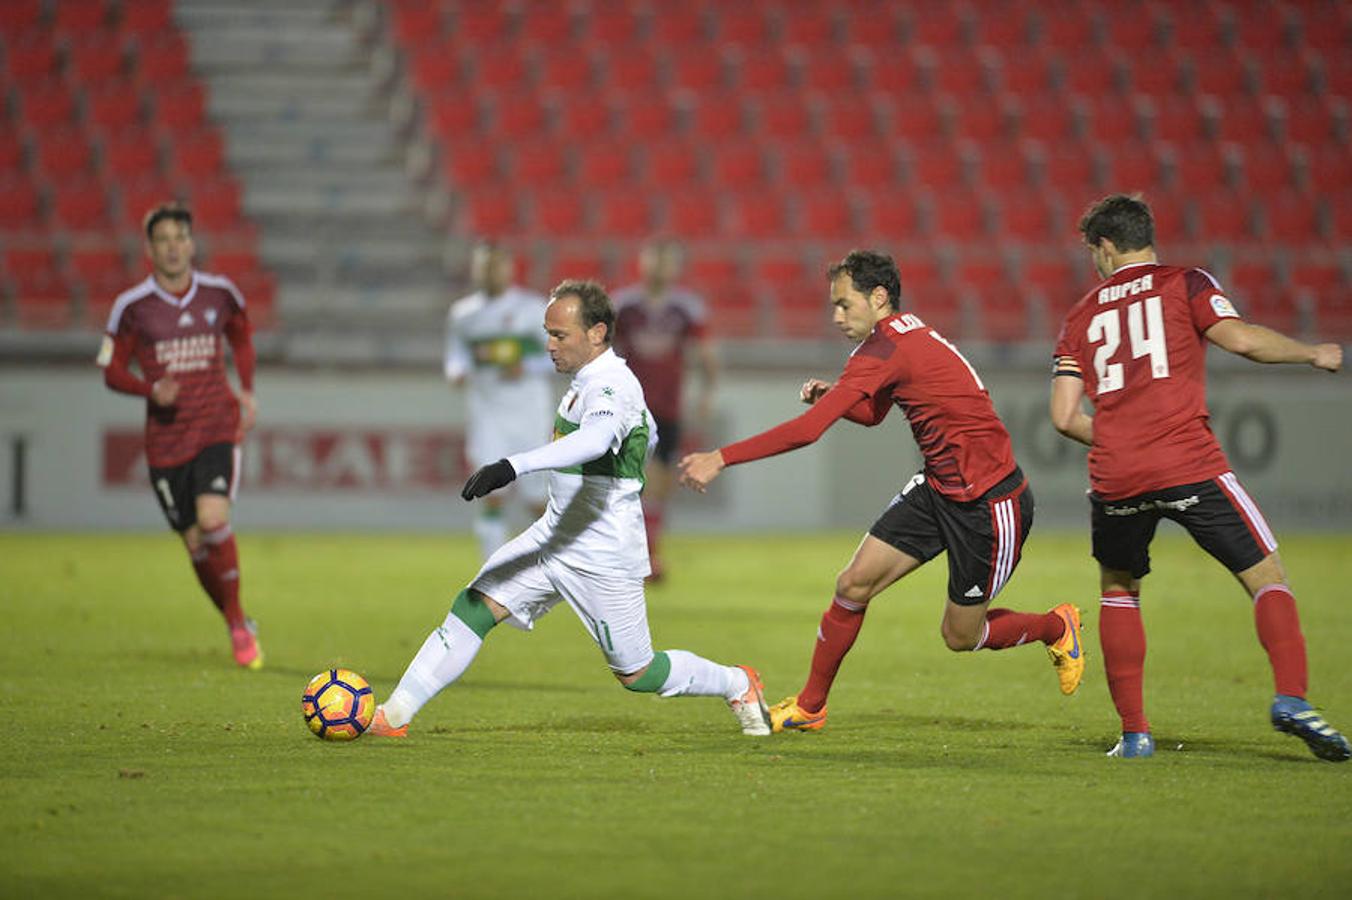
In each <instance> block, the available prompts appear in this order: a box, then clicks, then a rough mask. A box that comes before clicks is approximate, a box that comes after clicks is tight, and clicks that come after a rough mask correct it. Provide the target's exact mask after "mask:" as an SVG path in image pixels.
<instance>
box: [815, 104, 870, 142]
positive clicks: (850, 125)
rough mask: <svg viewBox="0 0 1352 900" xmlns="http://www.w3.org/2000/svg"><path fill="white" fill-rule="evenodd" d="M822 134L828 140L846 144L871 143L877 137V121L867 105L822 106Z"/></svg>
mask: <svg viewBox="0 0 1352 900" xmlns="http://www.w3.org/2000/svg"><path fill="white" fill-rule="evenodd" d="M821 119H822V123H821V130H822V134H823V135H825V136H826V137H827V138H828V139H829V140H831V141H836V142H842V143H846V144H859V143H873V142H874V141H875V140H876V139H877V137H878V133H879V132H878V121H877V119H875V118H874V116H873V115H872V110H871V109H870V108H869V106H868V105H867V104H864V103H860V104H854V103H831V102H830V101H829V100H828V101H827V102H825V103H823V104H822V116H821Z"/></svg>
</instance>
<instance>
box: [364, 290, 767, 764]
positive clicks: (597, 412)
mask: <svg viewBox="0 0 1352 900" xmlns="http://www.w3.org/2000/svg"><path fill="white" fill-rule="evenodd" d="M544 326H545V333H546V334H547V335H548V350H549V356H550V358H551V359H552V360H553V363H554V366H555V368H557V369H558V371H560V372H562V373H564V374H568V375H572V376H573V382H572V385H571V386H570V387H569V389H568V392H567V393H566V394H564V395H563V400H562V401H561V402H560V403H559V407H558V412H557V413H556V415H555V418H554V440H553V441H552V442H550V443H547V444H545V445H543V446H541V447H537V448H535V449H534V450H528V451H526V452H524V453H516V454H513V455H511V456H508V457H506V458H505V459H500V460H498V461H497V462H494V463H490V464H489V465H486V466H484V467H482V468H481V469H479V470H478V471H477V472H475V473H474V474H473V475H472V476H470V479H469V480H468V481H467V482H465V487H464V490H463V491H461V494H460V495H461V496H462V497H463V498H464V499H466V500H473V499H476V498H479V497H483V496H484V495H486V494H488V493H490V492H492V491H495V490H497V489H499V488H501V487H504V486H506V485H507V484H510V483H511V482H512V481H513V480H515V479H516V478H517V477H518V476H519V475H525V474H527V473H529V472H538V471H544V470H548V471H549V473H550V475H549V506H548V508H547V509H546V511H545V514H544V515H543V516H541V517H540V518H539V519H538V520H536V522H535V523H534V524H533V525H531V526H530V527H529V528H528V529H526V530H525V531H524V532H522V533H521V534H520V535H518V536H517V537H515V538H513V539H512V540H511V541H509V542H507V543H506V544H504V545H503V546H502V547H500V548H498V550H497V551H496V552H495V553H494V554H493V555H492V556H491V557H489V559H488V561H487V562H486V563H484V565H483V568H481V569H480V570H479V574H478V575H476V576H474V579H473V580H472V581H471V582H470V583H469V586H468V587H466V588H465V589H464V590H462V591H461V592H460V593H459V595H457V596H456V598H455V602H454V603H453V604H452V606H451V611H450V613H449V614H448V615H447V616H446V620H445V621H444V622H443V623H442V624H441V626H440V627H439V628H437V629H436V630H435V631H433V632H432V633H431V634H430V635H428V636H427V640H425V641H424V642H423V645H422V648H421V649H419V650H418V653H417V655H416V656H414V658H413V661H412V662H411V663H409V666H408V668H407V669H406V670H405V671H404V675H403V678H401V679H400V680H399V685H398V687H396V688H395V689H394V692H393V693H392V694H390V697H389V699H388V700H386V701H385V702H384V703H383V704H382V705H381V706H379V707H378V708H377V709H376V715H375V720H374V721H373V722H372V723H371V728H370V731H371V733H372V734H376V735H382V736H385V737H404V736H405V735H406V734H407V733H408V723H409V721H410V720H411V719H412V718H413V716H414V715H415V714H416V713H417V712H418V710H419V709H421V708H422V707H423V705H424V704H426V703H427V701H429V700H431V699H432V697H433V696H435V695H436V694H437V693H438V692H439V691H440V690H441V689H442V688H444V687H446V686H447V685H450V684H451V683H452V682H454V681H455V680H456V679H458V678H459V677H460V676H461V675H462V674H463V673H464V671H465V669H466V668H467V667H468V666H469V664H470V662H471V661H473V659H474V657H475V655H477V654H478V652H479V648H480V647H482V646H483V641H484V638H485V637H486V636H487V635H488V632H489V631H490V630H491V629H492V628H493V627H494V626H496V625H497V624H498V623H499V622H501V621H503V620H504V619H506V620H508V621H510V622H511V623H512V624H513V625H515V626H517V627H518V628H522V629H525V630H529V629H530V628H531V627H532V626H533V625H534V623H535V620H536V619H538V618H539V617H540V616H543V615H544V614H545V613H547V612H549V610H550V609H552V608H553V607H554V606H555V605H556V604H558V603H559V602H560V601H563V602H565V603H567V604H568V605H569V606H570V607H572V608H573V611H574V612H575V613H577V615H578V618H579V619H581V620H582V623H583V625H584V626H585V627H586V628H587V631H588V632H589V633H590V634H591V637H592V640H594V641H595V642H596V645H597V647H599V648H600V650H601V653H602V655H603V656H605V658H606V662H607V663H608V664H609V665H610V670H611V672H612V673H613V674H614V675H615V677H616V678H617V679H619V682H620V683H621V684H622V685H624V686H625V687H626V688H627V689H629V690H631V691H636V692H639V693H655V694H658V695H660V696H662V697H678V696H704V697H722V698H723V699H725V700H726V701H727V703H728V706H729V707H730V708H731V709H732V712H733V714H734V715H735V716H736V717H737V721H738V723H739V724H740V726H741V729H742V733H743V734H751V735H767V734H769V733H770V716H769V710H768V709H767V707H766V705H765V697H764V687H763V685H762V684H761V679H760V675H759V674H758V673H757V672H756V670H755V669H752V668H751V667H749V666H724V665H719V664H718V663H715V662H711V661H709V660H707V659H704V658H703V657H701V656H696V655H695V654H694V653H691V652H689V651H687V650H663V651H658V652H656V653H654V652H653V647H652V638H651V636H650V635H649V632H648V610H647V603H646V601H645V599H644V595H643V579H644V578H645V577H646V576H647V575H648V574H649V572H650V568H649V560H648V546H647V540H646V536H645V534H644V530H643V508H642V506H641V505H640V503H639V492H640V491H641V490H642V488H643V470H644V465H645V463H646V462H647V459H648V454H649V452H650V451H651V449H652V446H653V445H654V444H655V443H656V442H657V435H656V433H655V428H654V426H653V424H652V415H651V414H650V413H649V412H648V408H647V405H646V404H645V403H644V399H643V389H642V388H641V387H640V386H639V383H638V379H637V378H635V377H634V374H633V373H632V372H630V371H629V367H628V366H627V365H625V362H624V360H622V359H620V358H619V357H618V356H616V355H615V351H614V350H612V349H611V347H610V339H611V333H612V331H613V329H614V327H615V309H614V306H613V305H612V304H611V302H610V298H609V297H608V296H607V295H606V292H605V289H604V288H602V287H601V286H600V285H599V284H597V283H595V282H592V281H564V282H562V283H561V284H559V286H558V287H556V288H554V290H553V291H552V292H551V293H550V301H549V305H548V307H547V308H546V310H545V315H544Z"/></svg>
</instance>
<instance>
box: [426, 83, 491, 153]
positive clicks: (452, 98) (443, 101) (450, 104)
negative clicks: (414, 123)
mask: <svg viewBox="0 0 1352 900" xmlns="http://www.w3.org/2000/svg"><path fill="white" fill-rule="evenodd" d="M426 115H427V126H428V129H429V130H430V131H431V132H432V134H433V135H434V136H436V137H439V138H441V139H443V140H449V141H452V142H457V143H458V142H459V141H462V140H464V138H465V135H466V134H470V133H474V132H479V131H481V130H482V125H483V122H482V121H481V116H480V110H479V104H478V102H477V101H476V100H475V98H473V97H470V96H467V95H466V94H465V93H464V92H463V91H458V90H451V91H448V92H446V93H444V94H440V95H433V96H432V97H431V98H429V107H428V112H427V114H426Z"/></svg>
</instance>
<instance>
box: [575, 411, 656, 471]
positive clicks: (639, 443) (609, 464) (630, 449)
mask: <svg viewBox="0 0 1352 900" xmlns="http://www.w3.org/2000/svg"><path fill="white" fill-rule="evenodd" d="M577 429H578V423H577V422H570V421H568V420H567V419H565V418H564V417H563V416H560V415H557V414H556V415H555V416H554V440H556V441H557V440H558V439H559V438H561V437H564V436H566V435H570V434H572V433H573V432H574V431H577ZM647 458H648V417H647V416H644V417H643V424H642V425H639V426H638V427H637V428H633V429H631V430H630V431H629V433H628V434H626V435H625V436H624V440H623V441H621V442H620V449H619V452H616V451H614V450H607V451H606V453H605V455H604V456H600V457H597V458H596V459H593V460H591V461H590V462H584V463H583V464H582V465H580V466H569V467H568V468H566V469H558V470H556V471H559V472H564V473H567V474H569V475H605V476H606V477H608V478H636V479H638V480H639V481H643V480H644V479H643V463H644V462H645V461H646V460H647Z"/></svg>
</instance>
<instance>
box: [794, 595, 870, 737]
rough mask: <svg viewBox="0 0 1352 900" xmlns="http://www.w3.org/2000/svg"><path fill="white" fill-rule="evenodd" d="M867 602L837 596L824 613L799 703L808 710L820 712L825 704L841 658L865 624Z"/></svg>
mask: <svg viewBox="0 0 1352 900" xmlns="http://www.w3.org/2000/svg"><path fill="white" fill-rule="evenodd" d="M867 610H868V605H867V604H860V603H854V602H852V601H850V600H846V599H845V598H844V597H836V598H835V599H834V600H832V601H831V605H830V606H828V607H827V608H826V612H824V613H822V621H821V625H820V626H818V628H817V644H816V646H814V647H813V648H812V670H811V672H810V673H809V674H808V676H807V684H805V685H803V689H802V690H801V691H799V692H798V705H799V707H801V708H802V709H803V710H805V711H807V712H817V711H818V710H820V709H821V708H822V707H823V706H825V705H826V695H827V694H829V693H830V692H831V683H832V682H833V681H835V680H836V672H838V671H840V663H841V660H843V659H845V654H847V653H849V652H850V648H851V647H853V646H854V639H855V638H856V637H858V636H859V629H860V627H862V626H863V624H864V613H865V612H866V611H867Z"/></svg>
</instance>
